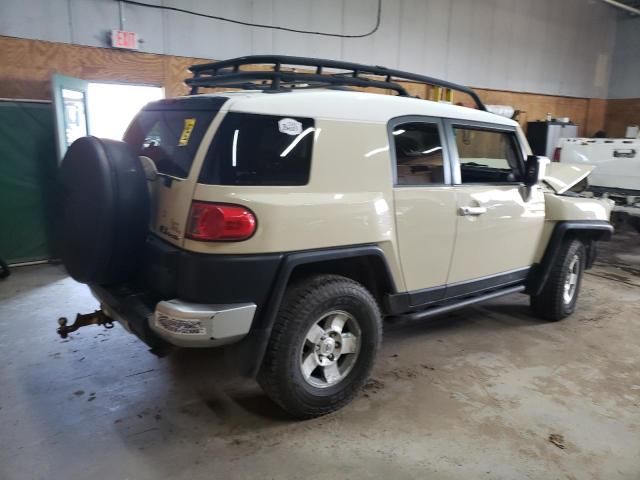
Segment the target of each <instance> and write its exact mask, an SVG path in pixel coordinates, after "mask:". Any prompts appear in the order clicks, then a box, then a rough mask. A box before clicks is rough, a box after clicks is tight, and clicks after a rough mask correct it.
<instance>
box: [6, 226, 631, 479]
mask: <svg viewBox="0 0 640 480" xmlns="http://www.w3.org/2000/svg"><path fill="white" fill-rule="evenodd" d="M614 252H620V253H614ZM639 301H640V236H638V234H636V233H626V234H620V235H617V236H616V241H615V243H614V244H611V245H610V246H609V248H608V250H607V251H605V252H603V255H602V260H601V261H600V262H599V264H598V265H597V267H596V268H595V269H594V270H593V271H591V272H590V273H589V274H588V275H587V277H586V279H585V282H584V286H583V290H582V294H581V298H580V309H579V312H577V313H576V314H575V315H574V316H572V317H571V318H569V319H568V320H566V321H564V322H560V323H542V322H539V321H537V320H535V319H534V318H532V317H531V316H530V315H529V313H528V310H527V307H526V298H525V297H524V296H511V297H507V298H504V299H501V300H499V301H494V302H492V303H491V304H486V305H482V306H477V307H473V308H467V309H465V310H462V311H459V312H457V313H455V314H452V315H448V316H445V317H442V318H440V319H436V320H432V321H430V322H425V323H419V324H410V325H389V326H388V327H387V329H386V333H385V342H384V347H383V350H382V355H381V356H380V358H379V361H378V363H377V365H376V368H375V371H374V374H373V378H372V379H371V380H370V381H369V383H368V384H367V386H366V387H365V389H364V391H363V392H362V394H361V395H360V396H359V397H358V398H357V399H356V400H355V401H354V402H353V403H352V404H351V405H349V406H348V407H346V408H345V409H343V410H342V411H340V412H338V413H336V414H333V415H330V416H327V417H324V418H320V419H316V420H312V421H307V422H298V423H295V422H291V421H289V420H287V419H286V418H285V417H284V416H283V415H282V413H281V412H280V411H279V409H278V408H277V407H276V406H275V405H274V404H272V403H271V402H270V401H269V400H268V399H267V398H266V397H265V396H264V395H262V393H261V392H260V390H259V389H257V387H255V385H253V384H251V383H249V384H247V383H246V382H245V383H240V382H238V381H237V380H235V379H234V378H229V376H228V375H225V374H224V372H225V361H226V358H225V355H224V354H222V353H219V352H218V353H216V352H214V353H206V352H184V353H182V354H180V355H176V356H174V357H170V358H165V359H157V358H155V357H154V356H153V355H151V354H150V353H148V352H147V351H146V348H145V347H144V345H143V344H142V343H140V342H139V341H138V340H136V339H135V338H134V337H132V336H130V335H128V334H127V333H126V332H124V330H123V329H122V328H120V327H116V328H114V329H113V330H109V331H106V330H103V329H102V328H101V327H91V328H86V329H84V331H81V332H79V333H77V334H73V335H72V336H71V338H70V339H68V340H61V339H59V338H57V337H56V335H55V327H56V319H57V317H59V316H63V315H65V316H70V317H71V316H73V315H74V314H75V313H76V312H77V311H82V312H87V311H91V310H92V309H93V308H95V307H97V305H96V303H95V301H94V300H93V299H92V298H91V296H90V295H89V293H88V291H87V288H86V287H84V286H82V285H78V284H76V283H75V282H73V281H72V280H70V279H69V278H67V277H66V276H65V274H64V272H63V270H62V268H61V267H57V266H42V267H29V268H23V269H18V270H15V271H14V273H13V275H12V276H11V277H10V279H9V280H7V281H4V282H2V283H0V426H1V427H0V428H1V429H0V479H2V480H13V479H29V480H31V479H47V480H48V479H54V478H61V479H66V480H75V479H87V478H95V479H136V480H144V479H153V480H160V479H169V478H171V479H193V480H196V479H204V478H207V479H211V478H224V479H236V478H247V479H249V478H250V479H256V478H304V479H307V480H309V479H320V478H351V479H362V478H394V479H400V478H421V479H424V478H429V479H452V478H463V479H477V478H487V479H516V478H532V479H556V478H562V479H565V478H566V479H605V478H606V479H608V480H611V479H622V478H624V479H636V480H637V479H639V478H640V369H639V368H638V364H639V362H640V309H639V308H638V305H639ZM554 442H555V443H554Z"/></svg>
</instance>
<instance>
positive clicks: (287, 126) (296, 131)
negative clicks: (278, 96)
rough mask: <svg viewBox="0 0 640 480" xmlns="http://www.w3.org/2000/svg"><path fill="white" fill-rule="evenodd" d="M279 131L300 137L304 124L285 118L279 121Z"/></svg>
mask: <svg viewBox="0 0 640 480" xmlns="http://www.w3.org/2000/svg"><path fill="white" fill-rule="evenodd" d="M278 130H280V133H286V134H287V135H300V134H301V133H302V123H300V122H299V121H297V120H294V119H293V118H283V119H281V120H279V121H278Z"/></svg>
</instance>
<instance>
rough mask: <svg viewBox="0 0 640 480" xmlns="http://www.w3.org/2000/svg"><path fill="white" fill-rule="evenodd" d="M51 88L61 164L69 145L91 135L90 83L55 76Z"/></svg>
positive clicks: (52, 78)
mask: <svg viewBox="0 0 640 480" xmlns="http://www.w3.org/2000/svg"><path fill="white" fill-rule="evenodd" d="M51 86H52V89H53V107H54V111H55V121H56V122H55V123H56V147H57V150H58V162H60V161H62V157H64V154H65V153H66V151H67V148H69V145H71V144H72V143H73V142H74V141H75V140H77V139H78V138H80V137H84V136H85V135H87V134H88V133H89V120H88V114H87V92H88V89H89V83H88V82H86V81H84V80H81V79H79V78H73V77H65V76H64V75H58V74H54V75H53V76H52V77H51Z"/></svg>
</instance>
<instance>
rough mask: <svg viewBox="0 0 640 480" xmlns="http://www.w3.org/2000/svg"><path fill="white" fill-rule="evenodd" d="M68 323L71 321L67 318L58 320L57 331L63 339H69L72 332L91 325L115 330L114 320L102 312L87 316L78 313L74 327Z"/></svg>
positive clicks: (97, 311) (87, 314)
mask: <svg viewBox="0 0 640 480" xmlns="http://www.w3.org/2000/svg"><path fill="white" fill-rule="evenodd" d="M68 323H69V321H68V320H67V318H66V317H60V318H58V329H57V330H56V331H57V333H58V335H60V337H61V338H67V337H68V336H69V334H70V333H71V332H75V331H76V330H78V329H79V328H81V327H86V326H89V325H102V326H103V327H104V328H113V319H112V318H111V317H109V316H107V314H106V313H104V312H103V311H102V310H96V311H95V312H93V313H86V314H81V313H78V314H77V315H76V320H75V322H73V324H72V325H67V324H68Z"/></svg>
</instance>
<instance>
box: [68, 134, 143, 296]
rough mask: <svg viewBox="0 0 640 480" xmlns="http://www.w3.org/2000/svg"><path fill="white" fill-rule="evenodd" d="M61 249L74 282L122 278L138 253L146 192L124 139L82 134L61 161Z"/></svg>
mask: <svg viewBox="0 0 640 480" xmlns="http://www.w3.org/2000/svg"><path fill="white" fill-rule="evenodd" d="M60 174H61V184H62V222H61V224H60V227H61V232H60V233H61V241H62V244H61V253H62V260H63V262H64V264H65V266H66V268H67V271H68V272H69V274H70V275H71V276H72V277H73V278H74V279H75V280H77V281H79V282H83V283H94V284H113V283H118V282H124V281H126V280H128V279H129V278H130V277H131V276H132V274H133V272H134V271H135V270H136V268H137V267H138V265H139V261H140V258H141V257H142V256H143V255H142V254H143V249H144V243H145V238H146V234H147V229H148V224H149V193H148V189H147V182H146V178H145V173H144V169H143V167H142V163H141V162H140V159H139V158H138V156H137V155H136V154H134V153H133V151H132V150H131V148H130V147H129V146H128V145H127V144H126V143H124V142H119V141H116V140H106V139H99V138H96V137H82V138H79V139H78V140H76V141H75V142H73V144H72V145H71V146H70V147H69V149H68V150H67V153H66V155H65V156H64V159H63V161H62V166H61V171H60Z"/></svg>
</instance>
